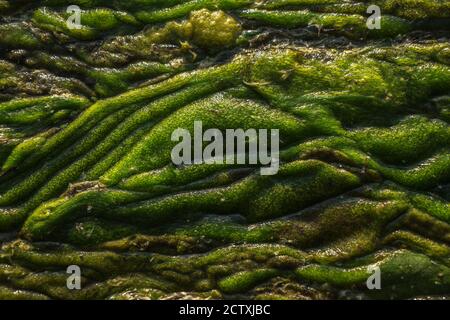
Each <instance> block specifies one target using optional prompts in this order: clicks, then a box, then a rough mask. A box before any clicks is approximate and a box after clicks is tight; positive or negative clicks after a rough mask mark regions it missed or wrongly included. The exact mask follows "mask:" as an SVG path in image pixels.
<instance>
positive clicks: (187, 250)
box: [0, 0, 450, 299]
mask: <svg viewBox="0 0 450 320" xmlns="http://www.w3.org/2000/svg"><path fill="white" fill-rule="evenodd" d="M69 2H70V3H69ZM23 4H24V3H22V2H12V1H0V12H2V16H3V15H5V17H8V18H7V19H5V21H2V22H1V23H0V53H1V59H2V60H0V163H1V165H2V170H1V172H0V206H1V207H0V230H2V232H5V233H2V234H1V235H0V236H1V239H2V240H1V241H0V244H1V249H0V299H49V298H50V299H148V298H150V299H182V298H200V299H208V298H214V299H224V298H225V299H226V298H242V297H246V298H252V299H260V298H269V299H273V298H280V299H283V298H296V299H298V298H302V299H306V298H321V299H323V298H338V299H339V298H361V297H362V298H367V299H373V298H375V299H376V298H382V299H403V298H415V297H418V296H427V295H428V296H447V295H448V294H449V288H450V283H449V282H448V279H450V274H449V267H450V262H449V261H450V260H449V259H450V251H449V241H450V238H449V234H450V229H449V228H450V227H449V222H450V210H449V204H448V182H449V178H450V176H449V172H450V167H449V166H450V158H449V142H450V140H449V137H450V135H449V134H450V131H449V127H448V119H449V116H448V109H449V106H450V104H449V103H448V102H449V98H448V97H449V94H450V92H449V88H450V54H449V53H450V48H449V44H448V41H447V39H446V37H445V32H447V31H448V30H449V28H448V19H449V18H450V17H449V14H448V13H449V12H450V11H449V8H448V4H447V3H446V2H443V1H437V0H408V1H396V0H392V1H391V0H390V1H375V2H374V3H370V4H376V5H379V6H380V8H381V11H382V20H381V26H382V28H381V29H379V30H369V29H367V26H366V21H367V18H368V14H367V13H366V9H367V7H368V5H369V3H366V2H360V1H358V2H357V1H347V2H345V3H340V2H338V1H334V0H271V1H262V2H255V1H248V0H242V1H241V0H239V1H229V0H191V1H187V0H169V1H162V0H132V1H122V0H117V1H113V2H110V1H103V0H75V1H66V0H45V1H39V2H37V3H35V4H34V5H33V6H31V7H29V8H28V7H26V6H24V5H23ZM69 4H70V5H72V4H75V5H79V6H80V7H81V9H82V14H81V24H82V26H81V29H70V28H68V27H67V23H66V20H67V18H68V17H69V14H68V13H66V12H65V6H68V5H69ZM22 9H23V10H24V12H23V14H21V15H20V17H19V15H18V12H19V11H20V10H22ZM10 14H11V17H13V16H14V17H15V18H11V19H9V15H10ZM199 120H201V121H202V122H203V126H204V128H205V129H207V128H219V129H220V130H225V129H227V128H244V129H247V128H267V129H279V130H280V137H281V141H280V147H281V150H280V160H281V163H280V170H279V172H278V174H276V175H274V176H260V175H259V174H258V172H259V169H260V168H259V166H257V165H256V166H255V165H231V164H215V165H209V166H208V165H204V164H200V165H193V166H182V167H177V166H174V165H173V164H172V163H171V161H170V151H171V149H172V147H173V145H174V142H173V141H170V134H171V132H173V130H174V129H176V128H179V127H183V128H187V129H188V130H190V131H192V129H193V123H194V121H199ZM446 194H447V196H446ZM25 239H26V240H25ZM72 264H76V265H79V266H80V267H81V269H82V276H83V277H82V287H83V289H82V290H79V291H78V290H77V291H70V290H68V289H67V288H66V279H67V273H66V268H67V266H68V265H72ZM375 266H378V267H380V269H381V273H382V289H381V290H368V289H367V286H366V280H367V279H368V277H369V275H370V273H368V271H367V270H368V268H371V267H375ZM283 284H284V285H283ZM348 295H350V296H348Z"/></svg>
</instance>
